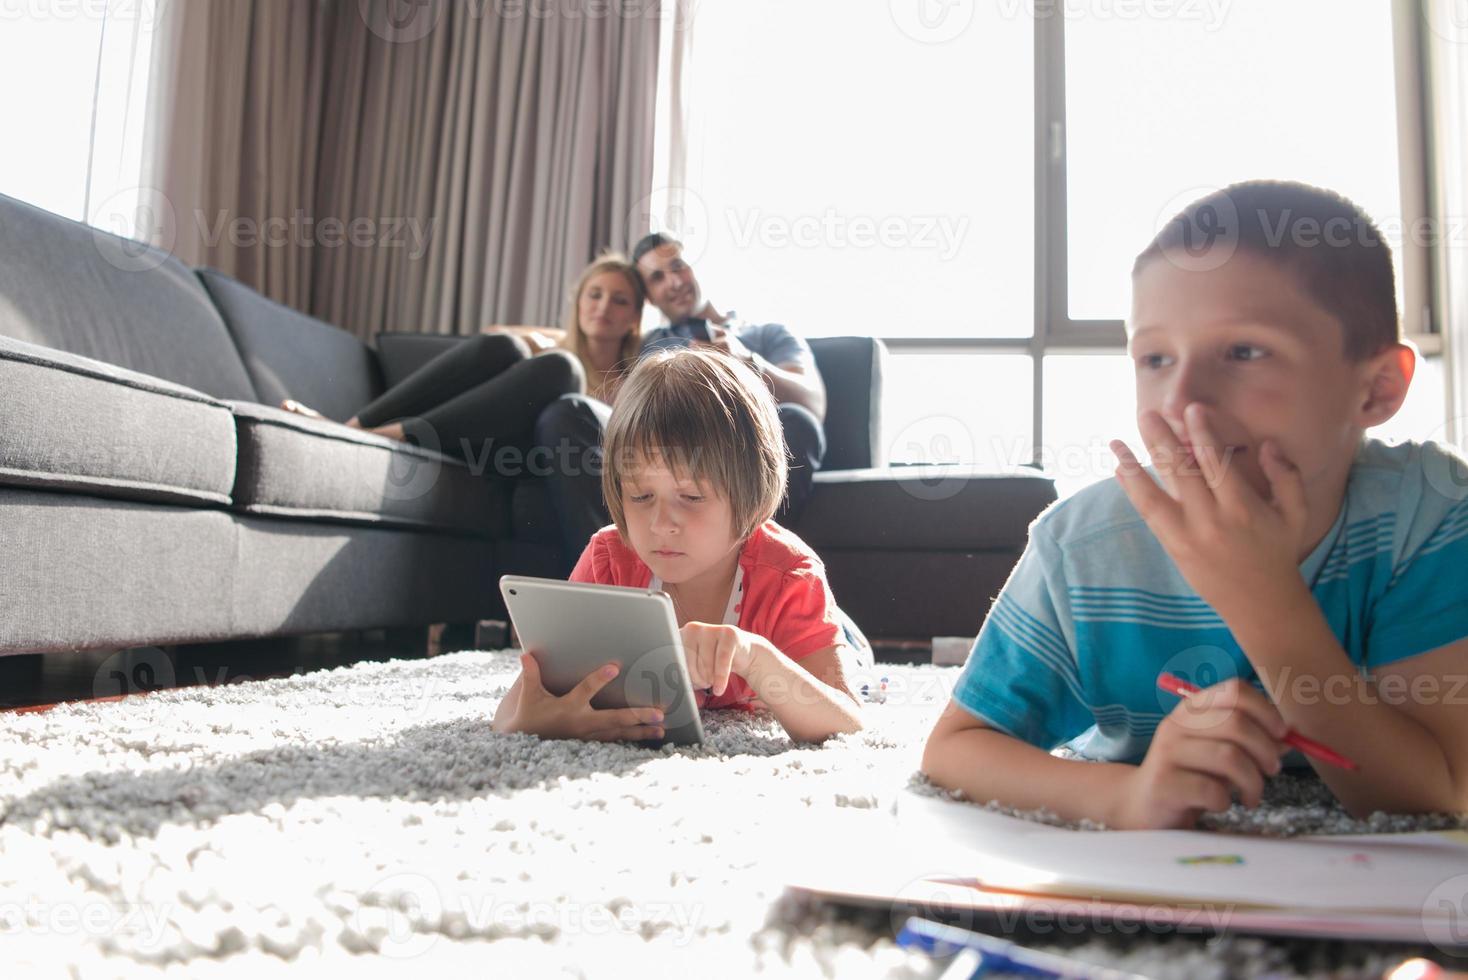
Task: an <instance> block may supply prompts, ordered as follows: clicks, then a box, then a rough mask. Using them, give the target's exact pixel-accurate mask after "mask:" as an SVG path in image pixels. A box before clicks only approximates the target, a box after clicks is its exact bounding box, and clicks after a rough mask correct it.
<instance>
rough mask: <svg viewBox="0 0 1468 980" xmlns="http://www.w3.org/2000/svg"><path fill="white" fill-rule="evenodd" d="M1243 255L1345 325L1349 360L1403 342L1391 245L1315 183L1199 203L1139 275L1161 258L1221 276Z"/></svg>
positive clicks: (1225, 194) (1136, 268) (1246, 187)
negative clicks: (1222, 268) (1270, 266)
mask: <svg viewBox="0 0 1468 980" xmlns="http://www.w3.org/2000/svg"><path fill="white" fill-rule="evenodd" d="M1235 249H1241V250H1246V251H1249V252H1252V253H1254V254H1255V255H1258V256H1260V257H1261V258H1264V259H1267V260H1268V261H1270V262H1273V263H1276V264H1277V265H1278V266H1280V267H1281V268H1283V269H1285V270H1287V271H1288V272H1289V273H1290V274H1292V275H1293V276H1294V277H1295V279H1296V281H1297V282H1299V283H1300V285H1301V286H1303V287H1304V289H1305V292H1306V294H1307V295H1309V296H1310V298H1311V299H1313V300H1314V301H1315V302H1316V303H1317V304H1319V305H1320V307H1321V308H1322V309H1324V310H1325V311H1326V312H1328V313H1330V314H1331V315H1332V316H1334V317H1335V318H1336V319H1338V320H1340V322H1341V324H1342V325H1343V326H1344V328H1345V338H1344V339H1345V355H1346V358H1347V360H1350V361H1362V360H1365V359H1366V358H1369V357H1372V356H1374V355H1376V354H1378V353H1380V352H1381V351H1383V350H1385V349H1386V348H1387V347H1389V346H1390V345H1392V344H1394V343H1397V342H1398V341H1399V340H1400V339H1401V330H1400V326H1399V322H1398V319H1397V288H1396V279H1395V276H1394V274H1393V272H1392V251H1391V246H1390V245H1388V244H1387V243H1386V241H1385V240H1384V239H1383V238H1382V235H1381V230H1380V229H1379V228H1377V227H1376V224H1375V223H1374V222H1373V221H1372V220H1371V218H1370V217H1369V216H1368V215H1367V214H1366V212H1365V211H1363V210H1361V208H1360V207H1358V206H1357V205H1356V204H1354V203H1353V202H1351V201H1349V200H1347V199H1346V198H1345V197H1342V196H1341V195H1340V194H1337V193H1335V192H1334V191H1328V190H1325V189H1323V188H1319V187H1311V186H1310V185H1308V184H1301V183H1296V182H1293V181H1277V180H1251V181H1246V182H1244V183H1239V184H1232V185H1230V186H1228V187H1225V188H1224V189H1223V190H1220V191H1214V192H1213V193H1212V194H1208V195H1206V196H1204V197H1201V198H1199V199H1198V200H1196V201H1194V202H1193V203H1192V204H1189V205H1188V206H1187V207H1185V208H1184V209H1183V210H1182V211H1181V212H1180V213H1178V215H1177V216H1176V217H1174V218H1173V219H1172V220H1171V221H1169V222H1168V223H1167V224H1166V225H1165V226H1164V227H1163V228H1162V230H1161V231H1159V232H1158V233H1157V237H1156V238H1154V239H1152V242H1151V244H1149V245H1148V246H1147V247H1146V248H1145V249H1143V250H1142V253H1141V254H1140V255H1138V256H1137V260H1136V263H1135V264H1134V265H1133V266H1132V276H1133V277H1134V278H1135V277H1136V275H1137V274H1138V273H1139V272H1141V270H1142V267H1143V266H1145V265H1146V264H1147V263H1148V262H1150V261H1152V260H1154V259H1157V258H1163V259H1166V260H1167V261H1170V262H1173V263H1174V264H1175V265H1177V266H1179V267H1180V268H1184V269H1206V268H1217V267H1218V266H1219V265H1222V264H1223V262H1224V261H1227V258H1228V256H1229V255H1231V254H1232V252H1233V251H1234V250H1235Z"/></svg>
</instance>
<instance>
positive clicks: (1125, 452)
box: [1111, 439, 1182, 544]
mask: <svg viewBox="0 0 1468 980" xmlns="http://www.w3.org/2000/svg"><path fill="white" fill-rule="evenodd" d="M1111 451H1112V452H1113V453H1115V454H1116V458H1117V459H1118V460H1119V461H1120V465H1118V466H1117V468H1116V479H1117V480H1118V481H1119V482H1120V483H1121V489H1122V491H1123V492H1125V493H1126V495H1127V499H1128V500H1130V501H1131V502H1132V506H1133V507H1135V508H1136V509H1137V513H1138V514H1140V515H1141V516H1142V520H1144V521H1146V522H1147V526H1148V527H1150V528H1152V530H1153V532H1154V533H1156V534H1157V537H1158V538H1159V539H1161V540H1162V541H1163V542H1164V544H1165V543H1166V541H1167V539H1168V537H1170V536H1171V535H1172V533H1173V532H1174V531H1175V530H1176V528H1177V524H1178V522H1179V521H1180V520H1181V519H1182V518H1181V513H1182V512H1181V509H1180V508H1179V506H1178V502H1177V501H1176V500H1174V499H1173V498H1172V496H1171V495H1170V494H1169V493H1168V492H1167V491H1166V490H1164V489H1162V488H1161V487H1159V486H1158V485H1157V481H1156V480H1153V479H1152V477H1151V475H1150V474H1148V473H1147V471H1146V470H1144V469H1142V464H1141V463H1140V462H1139V461H1138V460H1137V457H1136V456H1135V455H1133V454H1132V451H1131V449H1129V448H1128V447H1127V444H1126V443H1124V442H1122V441H1121V440H1120V439H1114V440H1112V442H1111Z"/></svg>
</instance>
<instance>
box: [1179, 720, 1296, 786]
mask: <svg viewBox="0 0 1468 980" xmlns="http://www.w3.org/2000/svg"><path fill="white" fill-rule="evenodd" d="M1185 710H1186V709H1185ZM1178 726H1179V728H1181V730H1182V735H1183V738H1182V739H1179V741H1183V740H1189V739H1203V740H1205V741H1209V742H1217V743H1224V744H1229V745H1234V746H1237V747H1238V748H1239V750H1240V751H1243V752H1247V753H1248V755H1249V758H1250V759H1251V760H1252V761H1253V763H1254V766H1255V767H1256V768H1257V769H1258V770H1259V771H1260V772H1263V773H1267V774H1269V775H1271V776H1273V775H1275V774H1277V773H1278V772H1279V770H1280V756H1281V755H1283V754H1284V753H1283V751H1282V750H1281V749H1280V742H1279V741H1278V740H1276V739H1275V738H1273V737H1272V736H1271V735H1270V734H1269V732H1268V731H1266V730H1265V729H1263V728H1261V727H1260V726H1259V725H1258V724H1256V723H1255V722H1254V720H1253V719H1252V718H1249V717H1247V716H1245V715H1243V714H1242V713H1240V712H1239V711H1238V709H1236V708H1205V709H1202V710H1201V711H1192V712H1189V713H1187V714H1185V715H1183V716H1182V717H1180V718H1179V720H1178Z"/></svg>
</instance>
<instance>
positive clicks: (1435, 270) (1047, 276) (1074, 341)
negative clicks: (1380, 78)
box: [882, 0, 1445, 465]
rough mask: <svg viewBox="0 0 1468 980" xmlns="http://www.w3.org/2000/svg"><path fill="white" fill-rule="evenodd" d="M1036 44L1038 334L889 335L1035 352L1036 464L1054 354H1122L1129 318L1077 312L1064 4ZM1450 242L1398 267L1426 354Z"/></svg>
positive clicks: (1405, 140) (1435, 347) (1404, 71)
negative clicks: (1070, 232)
mask: <svg viewBox="0 0 1468 980" xmlns="http://www.w3.org/2000/svg"><path fill="white" fill-rule="evenodd" d="M1422 3H1423V0H1391V4H1392V65H1393V69H1394V74H1395V79H1396V102H1397V158H1398V171H1399V174H1400V177H1399V184H1400V186H1399V189H1398V193H1399V196H1400V201H1401V208H1402V214H1403V216H1404V221H1403V226H1404V227H1405V228H1411V227H1415V226H1416V225H1417V222H1419V221H1423V220H1428V219H1430V218H1431V217H1432V216H1433V215H1435V213H1436V209H1435V203H1434V201H1433V200H1432V197H1431V194H1430V190H1429V189H1430V188H1431V187H1433V186H1434V184H1433V182H1432V178H1433V176H1434V175H1433V174H1432V173H1431V169H1430V168H1431V166H1432V162H1431V161H1432V157H1431V154H1430V153H1429V147H1428V142H1429V139H1430V133H1429V132H1428V131H1427V128H1426V127H1427V116H1426V115H1425V111H1426V110H1427V108H1429V98H1430V93H1431V90H1430V88H1429V87H1428V84H1429V74H1428V72H1429V67H1428V66H1427V65H1426V59H1425V58H1424V57H1423V53H1424V51H1425V49H1426V42H1425V39H1424V36H1423V31H1424V29H1425V28H1424V20H1425V16H1426V14H1425V11H1424V9H1423V6H1422ZM1034 43H1035V77H1034V86H1035V88H1034V91H1035V129H1034V174H1035V203H1034V221H1035V281H1034V289H1035V297H1034V300H1035V301H1034V327H1033V332H1032V335H1031V336H1029V337H989V338H972V339H967V340H965V339H962V338H959V339H953V338H943V339H938V338H922V337H884V338H882V340H883V342H884V343H885V344H886V345H887V347H888V349H889V350H891V351H892V352H893V353H894V354H898V355H901V354H904V353H912V354H916V353H953V354H975V353H985V354H1028V355H1029V356H1030V363H1031V370H1032V373H1033V385H1032V389H1031V392H1032V394H1031V398H1032V399H1033V405H1032V406H1031V436H1032V439H1033V442H1032V445H1033V446H1034V447H1035V448H1034V453H1035V456H1034V461H1035V463H1036V465H1038V464H1039V463H1040V461H1041V458H1042V454H1043V452H1044V445H1045V442H1044V429H1045V416H1044V403H1045V357H1046V355H1048V354H1120V353H1124V352H1125V351H1126V327H1125V322H1124V321H1122V320H1077V319H1073V318H1072V317H1071V316H1070V299H1069V289H1070V282H1069V270H1068V268H1067V263H1068V259H1069V240H1068V237H1067V234H1066V228H1067V224H1068V221H1069V214H1068V209H1067V174H1068V170H1067V167H1068V159H1069V157H1068V154H1067V147H1066V132H1067V129H1066V105H1065V16H1064V15H1063V13H1060V12H1059V10H1058V8H1057V9H1056V11H1055V12H1053V13H1052V14H1050V15H1048V16H1037V17H1035V21H1034ZM1444 251H1445V250H1444V248H1443V243H1442V242H1441V241H1440V240H1438V239H1436V238H1435V237H1434V238H1432V239H1431V240H1430V241H1429V242H1426V243H1424V242H1418V241H1413V240H1412V236H1410V235H1404V236H1403V242H1402V247H1401V249H1400V263H1399V269H1400V272H1401V276H1402V293H1403V309H1402V332H1403V335H1404V336H1405V337H1406V339H1408V340H1410V341H1411V342H1412V343H1414V344H1415V345H1416V346H1417V348H1418V350H1419V351H1421V353H1422V354H1423V355H1424V356H1427V357H1438V356H1441V355H1442V353H1443V344H1442V324H1441V314H1440V310H1441V304H1440V303H1439V302H1437V300H1436V298H1437V297H1438V296H1440V295H1441V294H1440V293H1439V292H1438V290H1439V289H1440V284H1441V278H1442V275H1443V271H1442V270H1443V268H1444V267H1443V264H1442V263H1443V261H1444V256H1443V252H1444Z"/></svg>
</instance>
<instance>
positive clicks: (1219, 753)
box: [1173, 738, 1264, 806]
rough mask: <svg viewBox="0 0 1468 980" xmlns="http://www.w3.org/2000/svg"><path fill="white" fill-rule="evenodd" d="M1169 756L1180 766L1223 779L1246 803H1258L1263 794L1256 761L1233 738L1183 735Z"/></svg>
mask: <svg viewBox="0 0 1468 980" xmlns="http://www.w3.org/2000/svg"><path fill="white" fill-rule="evenodd" d="M1173 759H1174V761H1175V762H1176V764H1177V765H1178V766H1180V767H1181V768H1183V769H1187V770H1189V771H1191V772H1196V773H1203V774H1205V775H1208V776H1212V777H1214V778H1216V779H1221V780H1223V781H1224V782H1225V783H1227V784H1228V785H1229V786H1230V787H1232V788H1233V789H1236V790H1238V793H1239V798H1240V799H1241V800H1242V801H1243V802H1244V803H1246V804H1247V805H1249V806H1258V805H1259V801H1260V800H1261V799H1262V798H1263V796H1264V774H1263V773H1262V772H1260V771H1259V764H1258V761H1257V760H1256V759H1255V758H1254V757H1253V755H1252V754H1250V752H1249V751H1248V750H1247V749H1245V748H1244V747H1242V746H1240V745H1239V744H1237V743H1236V742H1230V741H1225V740H1222V739H1208V738H1189V739H1184V740H1183V742H1182V743H1181V744H1180V745H1179V746H1178V747H1177V749H1176V751H1175V753H1174V755H1173Z"/></svg>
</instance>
